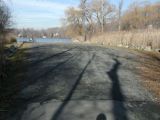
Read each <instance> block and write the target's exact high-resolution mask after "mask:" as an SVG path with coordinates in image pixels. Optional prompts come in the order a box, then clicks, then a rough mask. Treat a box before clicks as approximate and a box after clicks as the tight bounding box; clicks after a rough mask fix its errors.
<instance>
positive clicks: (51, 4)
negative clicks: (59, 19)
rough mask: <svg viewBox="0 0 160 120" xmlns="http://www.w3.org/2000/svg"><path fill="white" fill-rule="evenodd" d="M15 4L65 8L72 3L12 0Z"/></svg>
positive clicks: (56, 8) (40, 7)
mask: <svg viewBox="0 0 160 120" xmlns="http://www.w3.org/2000/svg"><path fill="white" fill-rule="evenodd" d="M12 1H13V4H14V5H15V6H21V7H22V6H23V7H25V8H28V9H30V8H31V9H49V10H65V9H66V8H67V7H69V6H71V4H62V3H57V2H54V1H48V0H12Z"/></svg>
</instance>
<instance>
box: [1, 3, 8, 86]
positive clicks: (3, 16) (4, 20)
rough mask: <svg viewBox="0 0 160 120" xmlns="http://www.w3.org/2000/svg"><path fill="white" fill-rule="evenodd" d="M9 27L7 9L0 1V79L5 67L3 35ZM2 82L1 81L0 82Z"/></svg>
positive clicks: (2, 76) (3, 74)
mask: <svg viewBox="0 0 160 120" xmlns="http://www.w3.org/2000/svg"><path fill="white" fill-rule="evenodd" d="M9 25H10V12H9V9H8V7H7V6H6V5H5V3H4V1H2V0H0V77H1V78H2V80H3V78H4V76H5V73H4V71H5V70H4V65H5V57H4V43H5V35H6V33H7V28H8V26H9ZM0 82H2V81H0ZM0 84H1V83H0Z"/></svg>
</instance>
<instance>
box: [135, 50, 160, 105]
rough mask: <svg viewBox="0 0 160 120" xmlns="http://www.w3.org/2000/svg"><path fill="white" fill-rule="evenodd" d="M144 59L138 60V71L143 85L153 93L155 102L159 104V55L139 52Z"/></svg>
mask: <svg viewBox="0 0 160 120" xmlns="http://www.w3.org/2000/svg"><path fill="white" fill-rule="evenodd" d="M140 53H142V55H143V57H144V59H139V61H140V63H141V66H140V67H138V70H139V72H140V74H141V76H142V80H143V81H142V83H143V85H144V86H145V87H146V88H147V89H148V90H149V91H150V92H152V93H153V95H154V96H155V101H157V102H159V103H160V77H159V76H160V54H159V53H156V52H146V51H141V52H140Z"/></svg>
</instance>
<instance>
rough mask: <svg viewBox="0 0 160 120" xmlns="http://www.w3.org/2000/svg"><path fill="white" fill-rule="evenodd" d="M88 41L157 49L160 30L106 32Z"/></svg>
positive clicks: (159, 44) (159, 45) (159, 41)
mask: <svg viewBox="0 0 160 120" xmlns="http://www.w3.org/2000/svg"><path fill="white" fill-rule="evenodd" d="M90 41H91V42H93V43H97V44H103V45H109V46H121V47H127V48H135V49H145V48H146V47H148V46H150V47H151V48H152V49H157V48H160V30H157V29H152V30H136V31H121V32H107V33H104V34H103V35H97V36H94V37H92V38H91V40H90Z"/></svg>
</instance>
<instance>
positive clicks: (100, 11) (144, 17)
mask: <svg viewBox="0 0 160 120" xmlns="http://www.w3.org/2000/svg"><path fill="white" fill-rule="evenodd" d="M124 2H125V1H123V0H120V2H119V6H115V5H113V4H111V3H110V2H109V0H99V1H97V0H85V2H84V6H85V7H84V8H82V5H81V4H82V3H83V0H81V4H80V6H79V7H78V8H75V7H71V8H68V9H67V10H66V12H65V15H66V17H65V18H64V19H63V21H64V26H65V25H66V26H65V30H66V31H65V33H66V34H67V35H68V36H71V37H72V38H74V39H76V40H78V41H81V42H83V41H84V40H85V39H84V35H86V37H87V39H86V40H87V41H89V42H91V43H97V44H101V45H110V46H121V47H127V48H134V49H143V50H152V49H153V50H155V49H159V48H160V41H159V39H160V30H159V28H160V2H157V3H150V2H147V1H145V2H142V1H138V2H133V3H132V4H131V5H130V6H129V7H128V9H126V10H125V11H124V9H123V6H124Z"/></svg>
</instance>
